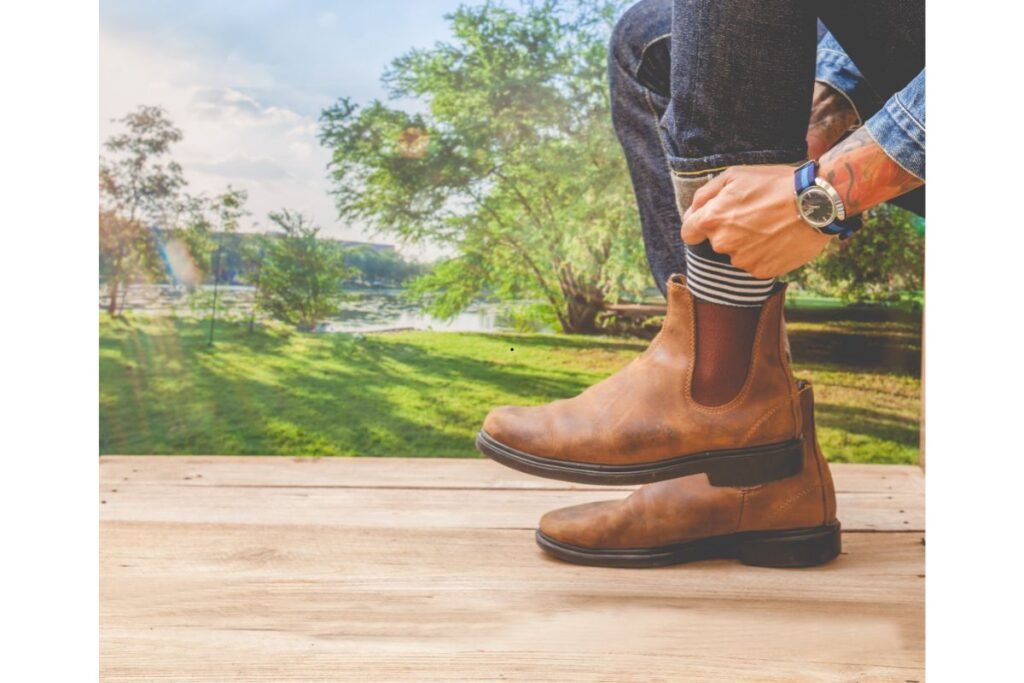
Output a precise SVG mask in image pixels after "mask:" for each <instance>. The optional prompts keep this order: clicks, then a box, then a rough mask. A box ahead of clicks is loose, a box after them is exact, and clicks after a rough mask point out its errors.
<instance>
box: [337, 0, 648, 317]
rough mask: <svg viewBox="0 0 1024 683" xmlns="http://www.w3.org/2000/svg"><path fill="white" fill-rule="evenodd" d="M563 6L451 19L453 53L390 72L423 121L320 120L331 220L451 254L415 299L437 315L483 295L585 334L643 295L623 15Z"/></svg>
mask: <svg viewBox="0 0 1024 683" xmlns="http://www.w3.org/2000/svg"><path fill="white" fill-rule="evenodd" d="M565 5H566V3H557V2H555V1H554V0H547V1H544V2H529V3H526V4H525V5H523V7H522V10H521V11H514V10H511V9H508V8H506V7H503V6H501V5H497V4H494V3H486V4H484V5H482V6H479V7H461V8H459V9H458V10H456V11H455V12H454V13H453V14H451V15H449V16H448V19H449V20H450V22H451V26H452V32H453V34H454V39H453V40H452V41H451V42H448V43H440V44H438V45H436V46H435V47H434V48H432V49H428V50H412V51H410V52H408V53H407V54H405V55H404V56H402V57H399V58H398V59H396V60H395V61H394V62H393V63H392V64H391V67H390V69H389V70H388V71H387V72H386V73H385V74H384V77H383V81H384V83H385V85H387V87H388V88H389V95H390V98H391V99H392V100H394V99H397V98H405V100H406V101H408V100H410V99H412V100H418V101H419V102H420V103H421V104H422V105H425V107H417V109H425V111H423V112H419V111H417V112H412V111H405V110H403V109H399V108H397V107H393V106H389V105H387V104H385V103H383V102H381V101H374V102H372V103H371V104H369V105H368V106H367V107H365V108H362V109H360V108H359V107H357V106H356V105H355V104H353V103H352V102H351V101H350V100H349V99H346V98H342V99H340V100H339V101H338V102H337V103H336V104H335V105H334V106H332V107H329V108H328V109H326V110H324V112H323V113H322V115H321V142H322V144H324V145H325V146H327V147H329V148H330V149H331V150H332V160H331V162H330V169H331V175H332V179H333V184H334V194H335V198H336V203H337V206H338V210H339V213H340V215H341V217H343V218H347V219H350V220H354V221H359V222H362V223H364V224H369V225H371V226H372V227H374V228H376V229H377V230H379V231H381V232H384V233H387V234H389V235H393V236H396V237H398V238H399V239H400V240H402V241H404V242H407V243H409V242H411V243H417V242H421V241H425V240H426V241H430V242H433V243H435V244H439V245H442V246H445V247H448V248H449V249H450V250H451V251H452V252H453V253H454V254H455V255H454V256H453V257H452V258H450V259H447V260H445V261H443V262H442V263H440V264H439V265H438V266H437V267H436V268H435V269H434V270H433V271H432V272H431V273H430V274H428V275H427V276H425V277H423V278H420V279H419V280H417V282H416V285H415V287H414V288H413V289H414V291H416V292H418V293H420V294H421V295H423V296H425V297H427V299H428V301H429V302H430V307H431V310H432V312H433V313H434V314H436V315H441V316H445V317H447V316H451V315H453V314H455V313H457V312H458V311H459V310H461V309H462V308H464V307H465V306H467V305H468V304H469V303H470V302H471V301H472V300H473V299H474V298H476V297H478V296H480V295H481V294H483V293H492V294H494V295H496V296H497V297H499V298H501V299H504V300H514V299H540V300H542V301H543V302H545V305H546V307H547V308H548V309H549V311H550V313H551V315H552V316H553V317H555V318H556V319H557V321H558V323H559V324H560V326H561V328H562V329H563V330H564V331H567V332H593V331H595V330H596V322H595V320H596V317H597V314H598V313H599V312H600V311H601V310H602V308H603V307H604V305H605V304H606V302H608V301H614V300H617V299H618V298H620V297H622V296H624V295H628V294H637V293H639V291H640V290H641V289H643V288H644V287H645V286H646V285H647V284H648V281H649V278H650V276H649V274H648V272H647V269H646V266H645V261H644V257H643V245H642V241H641V239H640V231H639V228H638V217H637V213H636V207H635V203H634V199H633V193H632V191H631V186H630V181H629V176H628V174H627V170H626V166H625V161H624V158H623V155H622V153H621V150H620V149H619V147H618V143H617V141H616V140H615V137H614V133H613V130H612V126H611V120H610V119H611V117H610V110H609V102H608V96H607V83H606V70H607V63H606V58H607V47H606V46H607V42H608V37H609V35H610V30H611V27H612V24H613V18H614V16H615V14H616V10H617V7H618V3H615V2H604V1H595V2H581V3H577V4H576V5H575V6H574V7H572V8H571V9H565V8H564V6H565Z"/></svg>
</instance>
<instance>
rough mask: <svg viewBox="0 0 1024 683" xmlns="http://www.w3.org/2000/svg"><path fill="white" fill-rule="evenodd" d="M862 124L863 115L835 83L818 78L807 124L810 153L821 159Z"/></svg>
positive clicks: (809, 154)
mask: <svg viewBox="0 0 1024 683" xmlns="http://www.w3.org/2000/svg"><path fill="white" fill-rule="evenodd" d="M858 125H860V117H859V116H857V110H855V109H854V108H853V106H852V105H851V104H850V101H849V100H848V99H846V98H845V97H843V96H842V95H841V94H840V93H839V91H837V90H836V89H835V88H833V87H832V86H830V85H828V84H826V83H822V82H821V81H818V82H816V83H815V84H814V98H813V99H812V100H811V120H810V124H809V125H808V126H807V156H808V157H809V158H811V159H817V158H818V157H820V156H821V155H822V154H824V153H825V151H826V150H828V149H829V148H830V147H831V146H832V145H834V144H836V142H838V141H839V139H840V138H842V137H843V136H844V135H846V134H847V133H848V132H849V131H851V130H853V129H854V128H856V127H857V126H858Z"/></svg>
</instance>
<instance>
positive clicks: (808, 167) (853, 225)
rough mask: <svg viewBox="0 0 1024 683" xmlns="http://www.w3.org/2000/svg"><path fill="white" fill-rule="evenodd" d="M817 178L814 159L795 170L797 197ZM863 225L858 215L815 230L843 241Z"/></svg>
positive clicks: (816, 163)
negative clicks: (836, 236) (835, 236)
mask: <svg viewBox="0 0 1024 683" xmlns="http://www.w3.org/2000/svg"><path fill="white" fill-rule="evenodd" d="M817 177H818V162H817V161H815V160H814V159H811V160H810V161H808V162H807V163H805V164H804V165H802V166H800V167H799V168H798V169H796V172H794V173H793V184H794V186H795V187H796V193H797V195H799V194H800V193H801V192H803V191H804V190H806V189H807V188H808V187H810V186H811V185H814V181H815V179H816V178H817ZM863 224H864V222H863V221H862V220H861V217H860V216H859V215H858V216H848V217H847V218H845V219H844V220H841V221H832V222H831V223H829V224H828V225H826V226H825V227H824V228H817V230H818V231H819V232H822V233H824V234H826V235H838V236H839V239H841V240H845V239H846V238H847V237H849V236H850V235H852V234H853V233H855V232H857V231H858V230H860V228H861V226H862V225H863Z"/></svg>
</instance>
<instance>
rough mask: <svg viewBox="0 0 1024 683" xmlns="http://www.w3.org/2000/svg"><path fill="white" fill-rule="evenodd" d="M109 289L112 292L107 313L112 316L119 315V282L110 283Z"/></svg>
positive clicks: (112, 281)
mask: <svg viewBox="0 0 1024 683" xmlns="http://www.w3.org/2000/svg"><path fill="white" fill-rule="evenodd" d="M108 289H109V290H110V301H109V302H108V303H107V313H108V314H110V315H112V316H113V315H117V304H118V303H119V302H118V300H117V292H118V282H117V280H111V281H110V285H109V286H108Z"/></svg>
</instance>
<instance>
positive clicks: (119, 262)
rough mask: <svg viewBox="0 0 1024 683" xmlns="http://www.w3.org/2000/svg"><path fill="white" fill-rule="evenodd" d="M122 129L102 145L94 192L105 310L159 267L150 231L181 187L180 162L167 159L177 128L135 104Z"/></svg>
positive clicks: (167, 211)
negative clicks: (106, 301)
mask: <svg viewBox="0 0 1024 683" xmlns="http://www.w3.org/2000/svg"><path fill="white" fill-rule="evenodd" d="M118 122H119V123H121V124H122V126H123V127H124V129H125V130H124V132H122V133H118V134H116V135H112V136H111V137H110V138H108V139H107V141H106V142H105V143H104V144H103V148H104V150H105V151H106V153H107V155H106V156H104V157H101V158H100V169H99V190H100V221H99V238H100V239H99V251H100V272H101V273H102V274H103V276H104V278H105V280H106V282H107V291H108V296H109V304H108V306H107V311H108V312H109V313H110V314H111V315H114V314H116V313H117V312H118V311H119V306H120V303H121V300H120V298H119V294H120V292H121V290H122V289H123V287H124V285H125V284H126V283H128V282H130V281H132V280H133V279H139V278H145V277H149V276H153V275H155V274H156V273H158V272H159V271H160V258H159V253H158V251H157V248H156V242H155V240H154V238H153V235H152V233H151V231H150V229H149V225H150V224H151V223H153V222H156V223H161V222H163V221H165V220H166V218H167V216H169V215H171V214H173V213H174V211H175V210H176V207H177V200H178V195H179V193H180V191H181V189H182V188H183V187H184V186H185V178H184V176H183V175H182V171H181V166H179V165H178V164H177V163H176V162H174V161H172V160H170V158H169V157H170V151H171V147H172V146H173V145H174V144H175V143H176V142H178V141H180V140H181V137H182V136H181V131H180V130H179V129H178V128H176V127H175V126H174V124H173V123H171V121H170V120H169V119H167V117H166V114H165V113H164V110H163V109H161V108H160V107H145V106H143V107H139V108H138V109H137V110H135V111H134V112H132V113H130V114H127V115H126V116H124V117H122V118H121V119H119V120H118Z"/></svg>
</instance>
